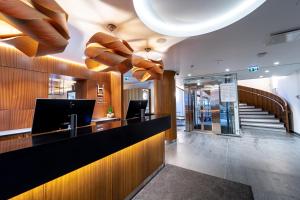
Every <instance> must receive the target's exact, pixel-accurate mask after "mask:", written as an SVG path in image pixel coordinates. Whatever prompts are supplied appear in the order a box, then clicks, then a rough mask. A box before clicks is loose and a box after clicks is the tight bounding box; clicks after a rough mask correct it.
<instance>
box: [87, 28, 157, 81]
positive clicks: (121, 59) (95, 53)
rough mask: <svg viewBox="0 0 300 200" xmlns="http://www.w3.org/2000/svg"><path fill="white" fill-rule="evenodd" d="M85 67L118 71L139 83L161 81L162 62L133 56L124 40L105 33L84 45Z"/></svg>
mask: <svg viewBox="0 0 300 200" xmlns="http://www.w3.org/2000/svg"><path fill="white" fill-rule="evenodd" d="M85 55H86V59H85V63H86V66H87V67H88V68H89V69H91V70H94V71H102V72H108V71H119V72H121V73H126V72H127V71H129V70H130V69H131V71H132V75H133V76H134V77H135V78H136V79H138V80H139V81H142V82H144V81H147V80H153V79H162V76H163V63H162V61H154V60H147V59H144V58H142V57H139V56H136V55H133V49H132V48H131V47H130V45H129V44H128V43H127V42H126V41H125V40H120V39H119V38H116V37H113V36H111V35H108V34H105V33H101V32H99V33H96V34H94V35H93V36H92V37H91V38H90V40H89V41H88V42H87V44H86V49H85Z"/></svg>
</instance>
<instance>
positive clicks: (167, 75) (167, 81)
mask: <svg viewBox="0 0 300 200" xmlns="http://www.w3.org/2000/svg"><path fill="white" fill-rule="evenodd" d="M174 76H175V71H170V70H165V71H164V73H163V79H162V80H154V105H155V109H154V112H155V114H169V115H171V128H170V129H169V130H167V131H166V140H169V141H172V140H176V139H177V128H176V97H175V92H176V91H175V79H174Z"/></svg>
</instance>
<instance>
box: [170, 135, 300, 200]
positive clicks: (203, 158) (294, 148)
mask: <svg viewBox="0 0 300 200" xmlns="http://www.w3.org/2000/svg"><path fill="white" fill-rule="evenodd" d="M166 163H168V164H173V165H177V166H180V167H183V168H187V169H191V170H195V171H198V172H202V173H205V174H209V175H213V176H217V177H221V178H225V179H228V180H232V181H236V182H240V183H244V184H247V185H251V186H252V190H253V193H254V198H255V199H256V200H264V199H268V200H269V199H270V200H271V199H272V200H277V199H288V200H289V199H300V189H299V185H300V177H299V171H300V137H298V136H290V135H286V134H284V133H273V132H267V131H259V130H255V131H253V130H250V129H248V130H246V129H245V130H244V131H243V135H242V137H226V136H217V135H213V134H205V133H204V134H201V133H197V132H191V133H187V132H183V130H178V139H177V143H172V144H169V145H167V146H166Z"/></svg>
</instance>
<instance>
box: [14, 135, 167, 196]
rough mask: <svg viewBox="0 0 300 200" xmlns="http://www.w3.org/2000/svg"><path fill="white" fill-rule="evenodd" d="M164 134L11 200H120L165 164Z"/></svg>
mask: <svg viewBox="0 0 300 200" xmlns="http://www.w3.org/2000/svg"><path fill="white" fill-rule="evenodd" d="M164 148H165V145H164V132H162V133H159V134H157V135H155V136H152V137H150V138H148V139H146V140H143V141H141V142H139V143H137V144H134V145H132V146H130V147H128V148H125V149H123V150H121V151H118V152H116V153H114V154H112V155H110V156H107V157H105V158H103V159H100V160H98V161H96V162H93V163H91V164H89V165H86V166H84V167H82V168H80V169H77V170H75V171H73V172H71V173H68V174H66V175H64V176H61V177H59V178H57V179H54V180H52V181H50V182H48V183H45V184H43V185H41V186H38V187H36V188H34V189H32V190H29V191H27V192H25V193H23V194H20V195H18V196H16V197H14V198H12V199H13V200H44V199H47V200H60V199H72V200H85V199H88V200H99V199H101V200H123V199H125V198H126V197H127V196H128V195H129V194H130V193H131V192H132V191H133V190H134V189H135V188H136V187H137V186H139V185H140V184H141V183H142V182H143V181H144V180H145V179H146V178H147V177H148V176H150V175H151V174H152V173H153V172H154V171H155V170H156V169H158V168H159V167H160V166H161V165H162V164H163V163H164V160H165V158H164V151H165V149H164Z"/></svg>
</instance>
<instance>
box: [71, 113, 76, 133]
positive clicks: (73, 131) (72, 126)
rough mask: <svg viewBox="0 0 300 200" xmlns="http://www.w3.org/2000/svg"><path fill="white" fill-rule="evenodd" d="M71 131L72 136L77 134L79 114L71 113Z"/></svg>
mask: <svg viewBox="0 0 300 200" xmlns="http://www.w3.org/2000/svg"><path fill="white" fill-rule="evenodd" d="M70 133H71V135H72V136H76V135H77V114H71V117H70Z"/></svg>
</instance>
